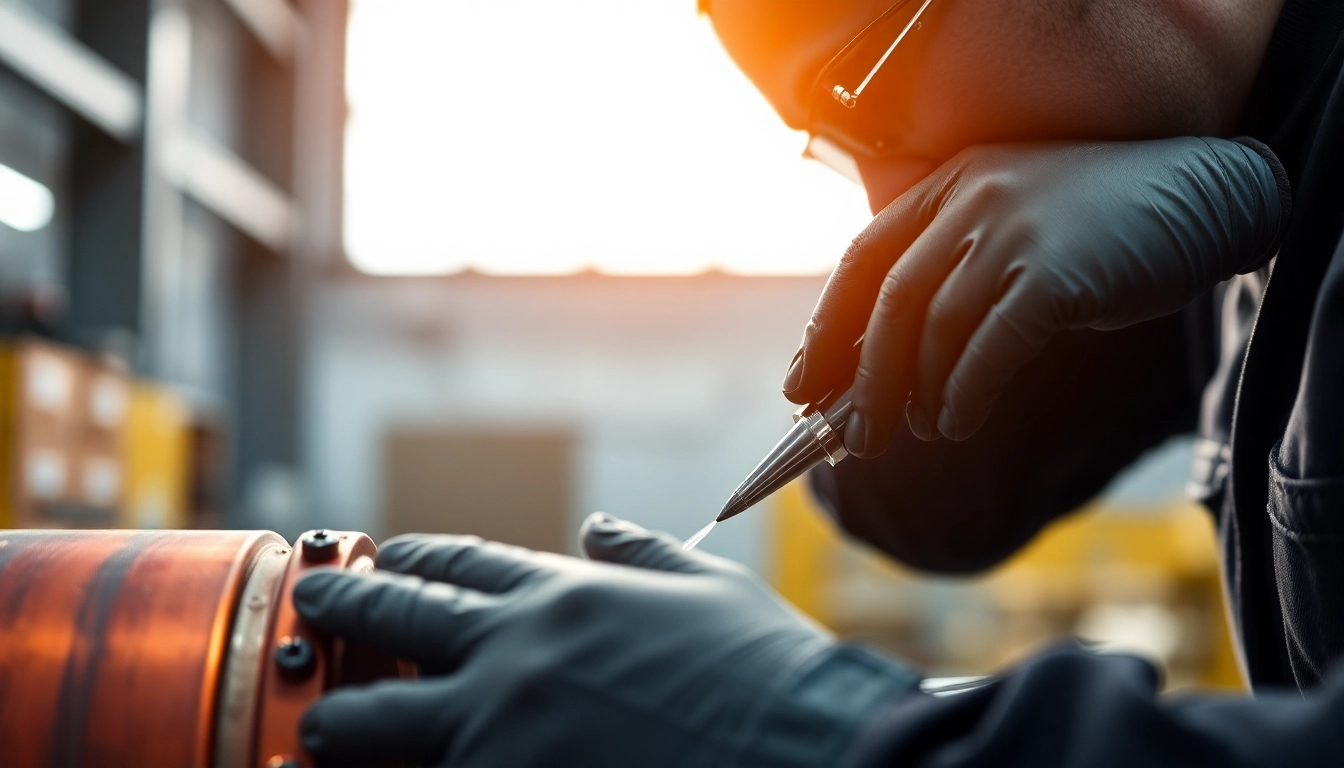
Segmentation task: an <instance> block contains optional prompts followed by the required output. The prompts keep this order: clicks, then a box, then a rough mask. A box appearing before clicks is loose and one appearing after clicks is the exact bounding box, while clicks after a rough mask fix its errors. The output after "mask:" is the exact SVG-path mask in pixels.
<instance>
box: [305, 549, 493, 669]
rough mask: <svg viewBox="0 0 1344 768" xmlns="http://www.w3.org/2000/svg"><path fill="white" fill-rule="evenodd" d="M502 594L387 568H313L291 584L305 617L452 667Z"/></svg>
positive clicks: (486, 622)
mask: <svg viewBox="0 0 1344 768" xmlns="http://www.w3.org/2000/svg"><path fill="white" fill-rule="evenodd" d="M503 599H504V598H501V597H498V596H496V595H487V594H483V593H481V592H477V591H475V590H471V589H464V588H462V587H458V586H455V585H452V584H442V583H439V582H433V581H425V580H424V579H421V578H419V577H416V576H403V575H399V574H391V573H381V572H376V571H375V572H373V573H364V574H356V573H350V572H348V571H337V570H333V569H326V568H323V569H318V570H314V571H313V572H311V573H309V574H307V575H305V576H304V577H303V578H301V579H299V582H298V583H297V584H295V585H294V607H295V608H296V609H297V610H298V612H299V615H300V616H302V617H303V619H304V620H305V621H307V622H308V623H310V624H312V625H313V626H314V627H317V628H318V629H321V630H324V631H326V632H330V633H332V634H334V635H337V636H340V637H343V638H346V639H349V640H354V641H356V642H361V643H368V644H369V645H372V646H375V647H377V648H380V649H382V650H384V651H387V652H388V653H391V654H392V655H393V656H397V657H399V658H403V659H409V660H411V661H414V662H416V663H419V664H424V665H428V666H431V667H435V668H443V667H451V666H453V665H455V663H456V662H457V661H458V660H459V659H460V658H461V657H462V656H463V655H464V654H466V653H467V652H469V651H470V650H471V648H472V647H474V646H475V644H476V643H477V642H479V641H480V639H481V638H482V637H483V636H484V635H485V634H486V633H487V631H488V626H489V624H490V622H489V620H488V617H489V616H490V615H491V613H492V612H493V611H494V610H496V609H498V608H499V607H500V605H501V604H502V601H503Z"/></svg>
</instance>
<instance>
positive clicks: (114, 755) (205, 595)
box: [0, 530, 414, 768]
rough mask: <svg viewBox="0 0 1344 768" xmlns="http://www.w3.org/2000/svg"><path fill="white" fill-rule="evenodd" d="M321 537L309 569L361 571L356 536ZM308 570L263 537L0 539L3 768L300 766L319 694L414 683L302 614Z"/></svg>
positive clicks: (15, 534) (389, 662)
mask: <svg viewBox="0 0 1344 768" xmlns="http://www.w3.org/2000/svg"><path fill="white" fill-rule="evenodd" d="M301 538H302V537H301ZM327 538H329V539H331V540H332V541H334V542H336V545H335V547H334V550H335V554H333V555H332V556H331V557H330V558H329V559H328V560H326V561H325V562H323V563H321V564H323V565H335V566H339V567H346V568H350V569H352V570H355V571H367V570H370V569H371V568H372V566H373V556H374V554H375V553H376V548H375V547H374V545H373V542H372V541H371V540H370V539H369V538H368V537H367V536H364V535H363V534H358V533H352V532H348V531H332V532H327ZM316 565H318V563H311V562H306V561H305V560H304V559H303V558H301V557H296V556H294V553H293V551H292V550H290V549H289V547H288V545H287V544H286V543H285V541H284V540H283V539H281V538H280V537H279V536H278V535H276V534H274V533H271V532H269V531H8V530H0V606H3V607H4V610H3V613H4V618H5V620H4V621H3V622H0V712H4V713H5V716H4V717H0V744H3V745H4V748H3V750H2V751H0V754H3V757H0V764H3V765H6V766H8V765H174V766H177V765H181V766H196V767H197V768H203V767H204V766H207V765H210V766H216V768H243V766H246V767H247V768H256V767H257V766H264V765H267V764H268V761H270V760H271V759H272V758H273V757H279V758H281V760H280V764H281V765H284V764H285V761H289V766H292V768H308V767H309V766H311V765H312V760H311V759H310V757H309V756H308V755H307V754H306V753H305V752H304V751H303V749H302V746H301V744H300V743H299V732H298V723H299V719H300V717H301V716H302V714H303V712H304V711H305V710H306V709H307V708H308V707H309V706H310V705H311V704H312V703H313V702H314V701H316V700H317V698H318V697H320V696H321V695H322V694H323V693H325V692H326V691H328V690H330V689H332V688H334V687H337V686H341V685H345V684H362V683H368V682H372V681H375V680H379V679H385V678H391V677H410V676H413V675H414V670H413V668H411V667H410V666H409V665H407V666H402V665H399V664H398V662H397V661H396V660H395V659H393V658H391V657H389V656H386V655H384V654H382V653H379V652H378V651H376V650H375V649H372V648H370V647H367V646H357V645H347V644H346V643H343V642H341V641H339V640H334V639H332V638H330V637H327V636H324V635H320V634H318V633H316V632H314V631H313V630H311V629H310V628H308V627H307V626H306V625H304V624H303V622H302V621H300V620H299V617H298V614H297V613H296V612H295V610H294V606H293V602H292V601H291V599H290V591H291V589H292V587H293V584H294V582H295V581H296V580H297V579H298V577H299V576H300V575H301V574H302V572H303V571H304V570H305V569H306V568H310V567H314V566H316ZM277 638H291V639H292V640H291V642H288V643H284V644H281V643H279V642H277ZM282 649H283V650H282ZM276 651H278V653H275V652H276ZM273 653H275V655H274V656H273V657H271V658H268V656H270V655H271V654H273ZM291 670H292V671H293V672H298V674H290V675H288V676H286V674H282V672H290V671H291Z"/></svg>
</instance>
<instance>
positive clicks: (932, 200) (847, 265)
mask: <svg viewBox="0 0 1344 768" xmlns="http://www.w3.org/2000/svg"><path fill="white" fill-rule="evenodd" d="M941 186H942V178H941V174H940V173H937V172H935V173H934V174H932V175H931V176H929V177H928V178H926V179H925V180H924V181H921V182H920V183H919V184H916V185H915V186H914V187H913V188H911V189H910V191H908V192H906V193H905V194H904V195H901V196H900V197H898V198H897V199H896V200H895V201H894V202H893V203H891V204H890V205H888V206H887V207H886V208H885V209H883V210H882V212H881V213H879V214H878V215H877V216H876V217H875V218H874V219H873V221H872V222H871V223H870V224H869V225H868V226H867V227H864V229H863V231H862V232H860V233H859V235H858V237H856V238H854V241H853V242H852V243H851V244H850V246H849V248H848V250H846V251H845V255H844V256H843V257H842V258H841V259H840V264H839V265H837V266H836V268H835V271H833V272H832V273H831V276H830V279H828V280H827V281H826V287H825V288H824V289H823V290H822V292H821V298H820V299H819V300H818V301H817V306H816V309H814V310H813V311H812V319H811V320H809V321H808V324H807V328H806V329H805V330H804V332H803V343H802V346H801V348H800V349H799V351H798V354H797V355H796V356H795V358H794V360H793V362H792V363H791V365H790V367H789V371H788V373H787V374H786V375H785V378H784V396H785V397H787V398H788V399H789V400H791V401H793V402H795V403H800V404H802V403H812V402H816V401H818V400H820V399H821V398H822V397H825V396H826V395H827V394H828V393H830V392H831V390H833V389H835V388H836V387H837V386H843V385H844V384H845V383H846V382H847V381H848V380H849V377H850V375H851V374H852V373H853V370H854V368H853V366H854V364H855V363H856V362H857V361H856V360H855V359H854V357H853V354H852V350H853V348H854V344H855V341H857V340H858V339H859V338H860V337H861V336H863V334H864V329H865V328H867V326H868V319H869V316H870V314H871V307H872V306H873V302H875V301H876V300H877V298H878V294H879V293H880V292H881V290H882V285H883V281H884V280H885V279H886V277H887V273H888V271H889V270H890V269H891V267H892V265H893V264H895V263H896V261H897V260H898V259H900V258H901V257H902V254H904V253H905V251H906V249H907V248H908V247H910V244H911V243H913V242H914V241H915V239H916V238H917V237H919V235H920V233H921V232H923V231H924V228H925V227H927V226H928V225H929V223H930V222H931V221H933V218H934V216H935V215H936V213H937V208H938V205H939V204H940V202H941V195H940V194H938V192H939V191H940V189H941Z"/></svg>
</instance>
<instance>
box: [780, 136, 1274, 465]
mask: <svg viewBox="0 0 1344 768" xmlns="http://www.w3.org/2000/svg"><path fill="white" fill-rule="evenodd" d="M1288 198H1289V193H1288V186H1287V176H1286V175H1285V174H1284V173H1283V170H1282V167H1281V166H1279V164H1278V161H1277V159H1275V158H1274V156H1273V154H1272V153H1271V152H1270V151H1269V149H1268V148H1266V147H1264V146H1263V145H1260V144H1258V142H1254V141H1253V140H1239V141H1237V142H1233V141H1227V140H1224V139H1198V138H1178V139H1164V140H1161V141H1141V142H1123V143H1108V144H1036V145H1006V146H986V147H975V148H972V149H969V150H967V151H965V152H962V153H961V154H960V155H958V156H957V157H956V158H954V159H952V160H951V161H949V162H948V163H946V164H944V165H943V166H942V167H941V168H939V169H938V170H937V171H935V172H934V173H933V174H932V175H930V176H929V177H928V178H926V179H924V180H923V181H921V182H920V183H919V184H917V185H915V187H914V188H912V189H911V190H910V191H909V192H907V193H905V194H904V195H902V196H901V197H900V198H898V199H897V200H896V201H895V202H893V203H891V205H889V206H887V208H886V209H885V210H883V211H882V212H881V213H879V214H878V215H877V217H876V218H875V219H874V220H873V222H872V224H870V225H869V226H868V227H867V228H866V229H865V230H864V231H863V233H862V234H860V235H859V236H858V238H856V239H855V240H854V243H853V245H852V246H851V247H850V249H849V251H848V252H847V253H846V254H845V256H844V258H843V260H842V261H841V263H840V266H838V267H837V268H836V270H835V272H834V274H832V275H831V279H830V281H829V282H828V283H827V285H826V289H825V291H824V292H823V293H822V296H821V300H820V302H819V303H818V304H817V308H816V310H815V311H814V312H813V315H812V320H811V322H810V323H808V326H807V330H806V333H805V334H804V338H803V347H802V349H801V350H800V351H799V354H798V355H797V356H796V357H795V358H794V362H793V364H792V365H791V366H790V369H789V373H788V375H787V376H786V378H785V384H784V393H785V395H786V396H787V397H788V398H789V399H790V400H793V401H794V402H797V403H806V402H815V401H816V400H818V399H819V398H821V397H823V396H824V395H825V394H826V393H827V392H828V391H830V390H831V389H832V388H834V387H836V386H837V384H843V383H846V382H848V380H849V378H850V376H851V375H852V377H853V381H854V389H853V402H854V411H853V413H852V414H851V415H850V417H849V421H848V422H847V423H846V433H845V445H846V447H847V448H848V449H849V450H850V452H852V453H854V454H855V455H856V456H862V457H872V456H875V455H877V454H880V453H882V451H884V450H886V447H887V445H888V444H889V443H890V442H891V439H892V435H893V432H894V429H895V427H896V425H897V424H898V421H899V419H900V416H901V412H902V410H904V409H906V403H907V398H908V399H909V403H910V407H909V409H908V416H909V420H910V427H911V430H912V431H913V432H914V433H915V434H916V435H917V436H919V437H922V438H924V439H926V440H928V439H934V438H935V437H937V434H936V433H935V429H936V430H937V431H938V432H941V433H942V434H943V435H944V436H946V437H949V438H952V439H954V440H960V439H964V438H966V437H969V436H970V435H971V434H973V433H974V432H975V431H976V430H977V429H979V428H980V425H981V424H983V423H984V421H985V419H986V417H987V416H988V415H989V411H990V408H991V406H993V404H994V401H995V399H996V398H997V397H998V395H999V392H1000V391H1001V390H1002V389H1003V387H1004V386H1005V385H1006V384H1007V383H1008V381H1009V380H1010V379H1011V378H1012V377H1013V375H1014V374H1015V373H1016V372H1017V370H1018V369H1019V368H1021V367H1022V365H1023V364H1024V363H1026V362H1028V361H1029V360H1030V359H1031V358H1032V357H1034V356H1035V355H1036V354H1037V353H1038V352H1040V351H1041V349H1042V348H1043V347H1044V346H1045V345H1046V343H1047V342H1049V341H1050V340H1051V338H1052V337H1054V336H1055V335H1056V334H1058V333H1060V332H1061V331H1065V330H1070V329H1081V328H1095V329H1099V330H1108V329H1116V328H1122V327H1125V326H1128V325H1132V324H1134V323H1138V322H1141V321H1144V320H1150V319H1153V318H1155V317H1160V316H1162V315H1166V314H1170V313H1172V312H1176V311H1178V310H1180V309H1181V308H1182V307H1184V306H1185V305H1186V304H1187V303H1189V302H1190V301H1191V300H1193V299H1195V298H1197V297H1198V296H1199V295H1200V294H1202V293H1204V292H1205V291H1207V290H1209V289H1210V288H1212V287H1213V286H1215V285H1216V284H1218V283H1219V282H1221V281H1223V280H1226V279H1228V278H1230V277H1232V276H1233V275H1236V274H1238V273H1244V272H1248V271H1251V270H1254V269H1256V268H1258V267H1259V266H1261V265H1262V264H1264V263H1265V262H1266V261H1267V260H1268V259H1269V258H1270V257H1271V256H1272V255H1273V253H1274V250H1275V249H1276V248H1277V243H1278V238H1279V233H1280V228H1281V227H1282V226H1283V225H1284V224H1286V222H1287V218H1288V217H1287V208H1288V202H1289V200H1288ZM860 337H863V349H862V352H861V355H860V359H859V360H858V368H857V371H856V370H855V369H854V365H855V362H854V360H853V357H852V352H851V350H852V347H853V344H854V342H855V341H856V340H857V339H859V338H860ZM935 425H936V427H935Z"/></svg>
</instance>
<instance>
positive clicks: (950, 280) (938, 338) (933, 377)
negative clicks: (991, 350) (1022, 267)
mask: <svg viewBox="0 0 1344 768" xmlns="http://www.w3.org/2000/svg"><path fill="white" fill-rule="evenodd" d="M996 245H1001V244H998V243H995V242H994V241H993V240H988V239H985V238H979V237H974V236H972V237H971V238H970V240H969V243H968V244H967V246H966V247H965V253H964V255H962V257H961V258H960V259H959V261H958V263H957V264H956V266H955V267H953V268H952V271H951V273H950V274H948V276H947V279H946V280H945V281H944V282H943V284H942V285H941V286H939V288H938V290H937V292H936V293H934V295H933V298H932V299H931V300H930V301H929V304H928V310H927V313H926V314H925V316H924V327H923V330H922V331H921V333H920V338H919V344H918V352H917V353H916V361H915V365H914V374H913V376H912V385H911V388H912V390H913V391H912V392H911V394H910V405H909V407H908V409H907V414H908V417H909V420H910V429H911V431H912V432H914V434H915V436H916V437H918V438H920V439H922V440H934V439H937V438H938V437H939V435H940V433H939V432H938V429H937V427H936V426H935V424H936V419H937V417H938V415H939V412H940V410H941V408H942V404H943V390H944V389H945V387H946V385H947V380H948V376H949V375H950V374H951V373H952V369H953V367H954V366H956V364H957V361H958V360H959V359H961V357H962V355H963V353H964V351H965V349H966V345H967V343H968V342H969V341H970V339H971V336H972V334H974V333H975V330H976V328H978V327H980V325H981V324H982V323H983V322H984V320H985V317H986V315H987V313H988V312H989V310H990V307H991V306H992V305H993V304H994V302H995V301H996V300H997V299H998V298H999V297H1000V296H1001V295H1002V294H1003V286H1004V282H1005V279H1004V275H1003V274H1002V271H1001V270H1000V268H999V266H998V263H999V262H1001V261H1004V260H1003V259H996V258H994V257H995V256H996V255H997V254H995V253H993V250H994V249H995V248H996ZM1010 279H1011V278H1010Z"/></svg>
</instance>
